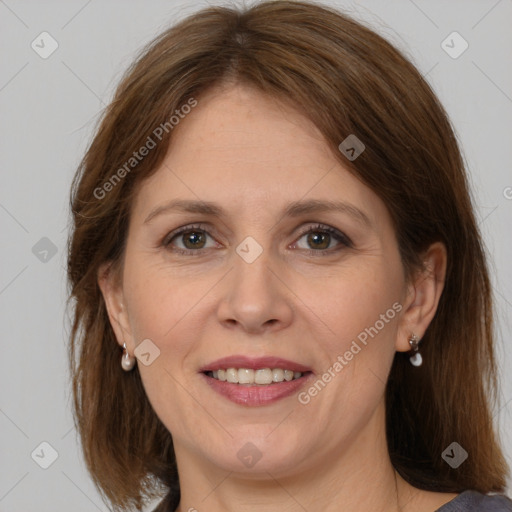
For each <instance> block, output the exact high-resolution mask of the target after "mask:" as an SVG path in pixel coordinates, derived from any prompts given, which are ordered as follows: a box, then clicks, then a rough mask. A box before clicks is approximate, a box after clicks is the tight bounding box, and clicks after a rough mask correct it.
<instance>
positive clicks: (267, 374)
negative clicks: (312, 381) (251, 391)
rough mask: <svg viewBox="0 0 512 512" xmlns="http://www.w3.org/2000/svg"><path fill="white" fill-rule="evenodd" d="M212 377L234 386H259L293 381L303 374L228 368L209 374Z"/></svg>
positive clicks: (262, 369)
mask: <svg viewBox="0 0 512 512" xmlns="http://www.w3.org/2000/svg"><path fill="white" fill-rule="evenodd" d="M208 375H209V376H210V377H213V378H214V379H217V380H220V381H227V382H230V383H232V384H259V385H262V386H264V385H268V384H272V383H274V382H283V381H287V382H289V381H291V380H294V379H299V378H300V377H302V372H293V371H292V370H283V369H282V368H273V369H271V368H261V369H259V370H252V369H249V368H227V369H226V370H215V371H213V372H208Z"/></svg>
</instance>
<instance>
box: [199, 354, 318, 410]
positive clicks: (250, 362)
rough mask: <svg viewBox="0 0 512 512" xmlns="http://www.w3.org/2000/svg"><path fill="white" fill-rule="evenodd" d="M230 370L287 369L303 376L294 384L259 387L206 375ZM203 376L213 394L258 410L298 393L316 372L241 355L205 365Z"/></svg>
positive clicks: (275, 359) (285, 361)
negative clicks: (215, 393) (260, 407)
mask: <svg viewBox="0 0 512 512" xmlns="http://www.w3.org/2000/svg"><path fill="white" fill-rule="evenodd" d="M227 368H247V369H250V370H258V369H260V368H270V369H273V368H282V369H284V370H292V371H294V372H301V373H302V374H303V375H302V377H299V378H298V379H294V380H291V381H283V382H276V383H274V384H267V385H265V386H260V385H253V386H252V385H245V384H244V385H242V384H233V383H231V382H227V381H220V380H217V379H214V378H213V377H210V376H208V375H207V374H206V372H212V371H216V370H221V369H222V370H225V369H227ZM199 371H200V372H201V376H202V378H203V379H205V382H206V383H207V384H208V385H209V386H210V388H211V389H213V391H215V392H217V393H219V394H220V395H222V396H223V397H225V398H227V399H228V400H231V401H232V402H234V403H236V404H238V405H245V406H249V407H258V406H263V405H268V404H272V403H274V402H277V401H278V400H281V399H283V398H286V397H288V396H290V395H292V394H294V393H296V392H298V391H299V389H300V388H302V387H303V386H306V384H307V383H308V382H309V381H310V379H311V378H312V377H313V375H314V374H313V371H312V370H311V368H309V367H308V366H305V365H303V364H300V363H297V362H295V361H290V360H288V359H282V358H280V357H273V356H267V357H248V356H242V355H236V356H229V357H223V358H222V359H217V360H216V361H213V362H212V363H209V364H207V365H205V366H203V367H202V368H201V369H200V370H199Z"/></svg>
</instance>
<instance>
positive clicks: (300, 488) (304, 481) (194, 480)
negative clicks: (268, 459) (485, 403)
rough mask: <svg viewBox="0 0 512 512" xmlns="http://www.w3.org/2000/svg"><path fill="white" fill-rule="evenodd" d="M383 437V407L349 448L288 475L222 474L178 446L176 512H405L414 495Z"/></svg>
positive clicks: (341, 448)
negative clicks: (394, 462)
mask: <svg viewBox="0 0 512 512" xmlns="http://www.w3.org/2000/svg"><path fill="white" fill-rule="evenodd" d="M384 432H385V414H384V407H381V408H379V409H377V410H376V411H375V415H374V417H373V418H372V421H370V422H369V424H367V426H366V427H365V429H364V430H362V431H361V432H359V434H358V435H357V436H356V437H355V438H354V439H353V440H351V442H350V443H349V445H348V446H343V447H340V449H339V450H338V452H332V453H331V454H330V455H329V457H328V458H327V457H326V458H323V459H322V461H321V462H320V463H319V464H316V465H313V466H309V467H304V468H303V469H302V468H297V469H298V470H297V472H296V473H294V474H286V475H280V474H279V473H278V472H277V471H276V472H272V471H265V472H263V473H262V472H260V473H258V474H251V475H247V474H239V473H236V472H233V471H228V470H223V469H221V468H219V467H217V466H215V465H213V464H211V463H210V462H209V461H205V459H204V458H202V457H198V456H197V455H196V454H193V453H192V452H191V451H189V450H187V449H186V448H185V447H184V446H182V445H180V444H179V443H176V444H175V452H176V458H177V462H178V468H179V474H180V488H181V502H180V506H179V507H178V509H177V512H194V511H197V512H203V511H206V510H208V512H220V511H223V512H232V511H233V512H234V511H237V512H254V511H258V512H270V511H275V510H276V509H277V510H286V511H289V512H295V511H296V512H304V511H308V512H317V511H318V512H320V511H322V512H334V511H336V512H339V511H350V512H367V511H368V510H372V511H375V512H381V511H382V512H395V511H401V512H402V511H406V510H408V508H407V507H406V506H405V505H406V504H407V503H408V502H409V501H410V500H411V497H412V496H413V494H414V490H413V488H412V487H411V486H410V485H409V484H407V483H406V482H405V481H404V480H403V479H402V478H400V476H399V475H398V474H397V473H396V472H395V470H394V468H393V466H392V464H391V461H390V459H389V454H388V451H387V443H386V437H385V434H384Z"/></svg>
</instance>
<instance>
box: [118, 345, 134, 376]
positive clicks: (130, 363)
mask: <svg viewBox="0 0 512 512" xmlns="http://www.w3.org/2000/svg"><path fill="white" fill-rule="evenodd" d="M135 361H136V358H135V357H134V356H130V354H129V353H128V350H126V343H123V356H122V357H121V367H122V369H123V370H124V371H125V372H129V371H130V370H132V369H133V367H134V366H135Z"/></svg>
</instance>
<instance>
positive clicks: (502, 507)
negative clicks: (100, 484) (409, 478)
mask: <svg viewBox="0 0 512 512" xmlns="http://www.w3.org/2000/svg"><path fill="white" fill-rule="evenodd" d="M178 501H179V498H178V499H175V501H174V502H173V500H171V499H170V496H169V495H168V496H167V497H166V499H164V500H163V501H162V502H161V503H160V505H159V506H158V507H157V508H156V509H155V510H154V511H153V512H173V511H174V510H176V507H177V506H178V503H177V502H178ZM436 512H512V501H511V500H510V499H509V498H507V497H506V496H503V495H498V494H495V495H486V494H481V493H479V492H476V491H464V492H462V493H461V494H459V495H458V496H457V497H455V498H454V499H453V500H452V501H449V502H448V503H446V504H445V505H443V506H442V507H441V508H438V509H437V510H436Z"/></svg>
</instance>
